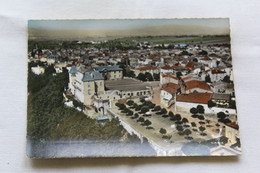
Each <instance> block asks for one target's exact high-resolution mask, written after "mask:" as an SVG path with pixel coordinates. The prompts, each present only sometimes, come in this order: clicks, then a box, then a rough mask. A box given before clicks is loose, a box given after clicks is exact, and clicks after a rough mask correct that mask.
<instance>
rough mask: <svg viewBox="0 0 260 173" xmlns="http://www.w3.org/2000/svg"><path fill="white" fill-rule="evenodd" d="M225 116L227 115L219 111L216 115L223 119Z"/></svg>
mask: <svg viewBox="0 0 260 173" xmlns="http://www.w3.org/2000/svg"><path fill="white" fill-rule="evenodd" d="M226 116H227V115H226V114H225V113H224V112H219V113H217V117H218V118H219V119H225V118H226Z"/></svg>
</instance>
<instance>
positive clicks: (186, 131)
mask: <svg viewBox="0 0 260 173" xmlns="http://www.w3.org/2000/svg"><path fill="white" fill-rule="evenodd" d="M183 133H184V135H187V136H189V135H190V134H191V131H190V129H185V130H184V131H183Z"/></svg>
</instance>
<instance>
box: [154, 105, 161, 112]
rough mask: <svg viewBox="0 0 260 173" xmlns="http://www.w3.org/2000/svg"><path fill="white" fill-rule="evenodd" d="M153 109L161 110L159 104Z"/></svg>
mask: <svg viewBox="0 0 260 173" xmlns="http://www.w3.org/2000/svg"><path fill="white" fill-rule="evenodd" d="M153 110H154V111H159V110H161V107H160V106H155V107H154V109H153Z"/></svg>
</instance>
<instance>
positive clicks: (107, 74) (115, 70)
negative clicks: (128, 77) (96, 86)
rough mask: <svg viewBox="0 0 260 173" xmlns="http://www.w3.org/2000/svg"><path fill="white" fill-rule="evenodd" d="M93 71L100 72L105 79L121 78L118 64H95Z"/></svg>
mask: <svg viewBox="0 0 260 173" xmlns="http://www.w3.org/2000/svg"><path fill="white" fill-rule="evenodd" d="M94 70H95V71H98V72H100V73H101V74H102V76H103V77H104V79H105V80H119V79H122V78H123V69H122V68H120V67H119V65H114V66H97V67H94Z"/></svg>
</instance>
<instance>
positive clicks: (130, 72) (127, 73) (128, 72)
mask: <svg viewBox="0 0 260 173" xmlns="http://www.w3.org/2000/svg"><path fill="white" fill-rule="evenodd" d="M125 76H127V77H131V78H135V72H134V71H132V70H129V71H126V72H125Z"/></svg>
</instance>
